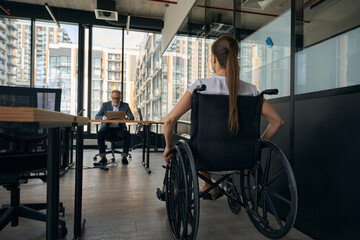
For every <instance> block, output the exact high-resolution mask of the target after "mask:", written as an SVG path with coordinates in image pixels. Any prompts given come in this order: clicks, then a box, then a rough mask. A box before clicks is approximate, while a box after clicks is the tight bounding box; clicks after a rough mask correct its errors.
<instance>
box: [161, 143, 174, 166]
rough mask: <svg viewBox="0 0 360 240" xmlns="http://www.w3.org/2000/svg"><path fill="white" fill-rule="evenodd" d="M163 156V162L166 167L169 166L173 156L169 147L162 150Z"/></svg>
mask: <svg viewBox="0 0 360 240" xmlns="http://www.w3.org/2000/svg"><path fill="white" fill-rule="evenodd" d="M163 156H164V158H165V162H166V164H167V165H169V164H170V160H171V158H172V156H173V153H172V151H171V147H165V150H164V153H163Z"/></svg>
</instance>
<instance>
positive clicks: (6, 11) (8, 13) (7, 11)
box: [0, 5, 11, 16]
mask: <svg viewBox="0 0 360 240" xmlns="http://www.w3.org/2000/svg"><path fill="white" fill-rule="evenodd" d="M0 8H1V9H2V10H3V11H4V12H5V13H6V14H7V15H9V16H10V15H11V14H10V10H9V9H5V8H4V7H3V6H2V5H0Z"/></svg>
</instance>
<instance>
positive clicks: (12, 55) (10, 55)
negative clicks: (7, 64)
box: [6, 50, 17, 60]
mask: <svg viewBox="0 0 360 240" xmlns="http://www.w3.org/2000/svg"><path fill="white" fill-rule="evenodd" d="M6 55H7V56H8V58H9V59H8V60H11V59H12V58H15V57H17V56H16V54H15V53H14V51H13V50H9V51H8V52H7V53H6Z"/></svg>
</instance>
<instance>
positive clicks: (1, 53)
mask: <svg viewBox="0 0 360 240" xmlns="http://www.w3.org/2000/svg"><path fill="white" fill-rule="evenodd" d="M0 60H4V61H5V60H6V57H5V54H4V53H3V52H0Z"/></svg>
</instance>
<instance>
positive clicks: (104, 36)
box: [62, 24, 145, 48]
mask: <svg viewBox="0 0 360 240" xmlns="http://www.w3.org/2000/svg"><path fill="white" fill-rule="evenodd" d="M62 27H63V28H64V29H65V30H66V32H67V33H68V34H69V37H70V39H71V40H72V42H73V43H78V26H77V25H67V24H66V25H65V24H62ZM124 33H125V36H124V39H125V48H138V47H139V44H141V43H142V41H143V39H144V35H145V33H143V32H135V31H129V33H127V31H126V30H125V32H124ZM121 35H122V30H117V29H109V28H97V27H94V28H93V44H94V45H96V46H103V47H109V48H121V44H122V36H121Z"/></svg>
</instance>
